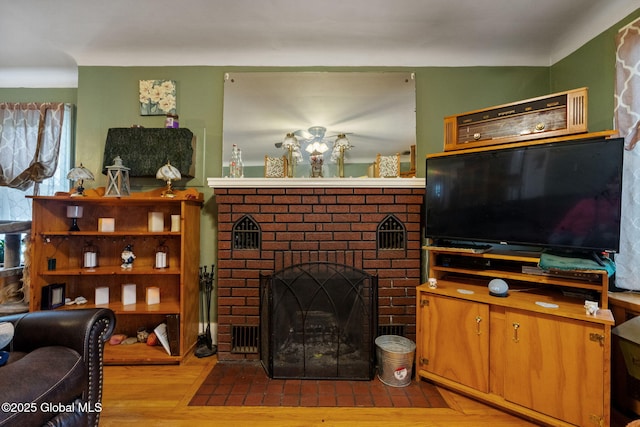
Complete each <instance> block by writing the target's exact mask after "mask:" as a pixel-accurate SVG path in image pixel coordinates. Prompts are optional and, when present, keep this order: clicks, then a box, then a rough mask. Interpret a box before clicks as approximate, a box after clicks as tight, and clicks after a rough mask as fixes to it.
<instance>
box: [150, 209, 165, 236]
mask: <svg viewBox="0 0 640 427" xmlns="http://www.w3.org/2000/svg"><path fill="white" fill-rule="evenodd" d="M163 230H164V215H163V213H162V212H149V231H151V232H154V233H157V232H161V231H163Z"/></svg>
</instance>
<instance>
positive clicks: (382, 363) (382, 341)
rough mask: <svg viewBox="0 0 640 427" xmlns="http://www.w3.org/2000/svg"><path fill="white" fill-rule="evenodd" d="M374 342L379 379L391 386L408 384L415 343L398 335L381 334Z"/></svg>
mask: <svg viewBox="0 0 640 427" xmlns="http://www.w3.org/2000/svg"><path fill="white" fill-rule="evenodd" d="M375 342H376V356H377V358H378V378H380V381H382V382H383V383H384V384H386V385H389V386H392V387H405V386H408V385H409V384H410V383H411V375H412V370H413V357H414V355H415V351H416V344H415V343H414V342H413V341H411V340H410V339H408V338H405V337H401V336H398V335H381V336H379V337H378V338H376V341H375Z"/></svg>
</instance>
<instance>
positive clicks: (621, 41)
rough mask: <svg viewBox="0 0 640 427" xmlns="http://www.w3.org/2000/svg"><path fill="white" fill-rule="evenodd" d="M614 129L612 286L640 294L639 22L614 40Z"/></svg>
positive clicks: (626, 28) (620, 32) (632, 24)
mask: <svg viewBox="0 0 640 427" xmlns="http://www.w3.org/2000/svg"><path fill="white" fill-rule="evenodd" d="M615 100H616V106H615V116H614V120H615V128H616V129H617V130H618V132H619V134H620V136H622V137H624V138H625V148H626V150H625V153H624V172H623V180H622V190H623V195H622V222H621V226H620V229H621V230H620V231H621V233H620V253H619V254H618V256H617V258H616V286H617V287H619V288H622V289H630V290H640V148H638V146H637V143H638V140H640V19H638V20H636V21H635V22H632V23H631V24H629V25H627V26H626V27H624V28H622V29H621V30H620V31H619V33H618V35H617V37H616V94H615Z"/></svg>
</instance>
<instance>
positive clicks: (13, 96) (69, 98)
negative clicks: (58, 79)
mask: <svg viewBox="0 0 640 427" xmlns="http://www.w3.org/2000/svg"><path fill="white" fill-rule="evenodd" d="M77 94H78V90H77V89H75V88H62V89H59V88H52V89H46V88H45V89H42V88H33V89H32V88H0V102H67V103H70V104H76V103H77Z"/></svg>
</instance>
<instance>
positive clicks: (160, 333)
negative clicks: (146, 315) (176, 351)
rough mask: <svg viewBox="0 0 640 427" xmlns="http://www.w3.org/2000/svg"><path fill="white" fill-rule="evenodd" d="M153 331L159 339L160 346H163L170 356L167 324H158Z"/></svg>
mask: <svg viewBox="0 0 640 427" xmlns="http://www.w3.org/2000/svg"><path fill="white" fill-rule="evenodd" d="M153 332H155V333H156V336H157V337H158V341H160V344H162V347H164V349H165V351H166V352H167V354H168V355H169V356H171V349H170V348H169V337H168V336H167V324H166V323H161V324H159V325H158V326H156V328H155V329H154V330H153Z"/></svg>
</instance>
